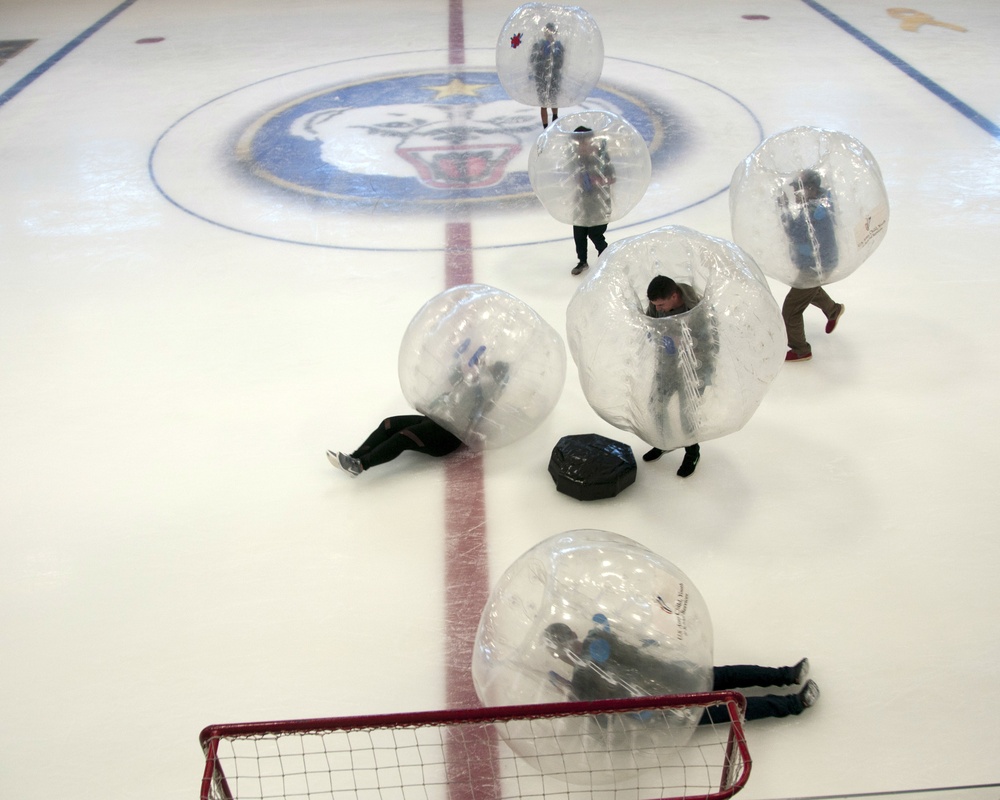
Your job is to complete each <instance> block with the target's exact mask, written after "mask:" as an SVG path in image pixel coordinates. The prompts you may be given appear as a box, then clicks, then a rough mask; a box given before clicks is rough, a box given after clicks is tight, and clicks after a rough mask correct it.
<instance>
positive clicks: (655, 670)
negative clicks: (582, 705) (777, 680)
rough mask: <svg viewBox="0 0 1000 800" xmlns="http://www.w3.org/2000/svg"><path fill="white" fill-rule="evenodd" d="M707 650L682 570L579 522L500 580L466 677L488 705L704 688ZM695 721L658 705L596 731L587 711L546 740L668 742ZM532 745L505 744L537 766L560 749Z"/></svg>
mask: <svg viewBox="0 0 1000 800" xmlns="http://www.w3.org/2000/svg"><path fill="white" fill-rule="evenodd" d="M712 651H713V637H712V622H711V617H710V616H709V613H708V607H707V606H706V604H705V601H704V598H703V597H702V596H701V594H700V593H699V592H698V590H697V588H696V587H695V586H694V584H693V583H692V582H691V580H690V578H688V576H687V575H685V574H684V572H682V571H681V570H680V569H679V568H678V567H677V566H676V565H674V564H672V563H671V562H670V561H668V560H667V559H665V558H663V557H662V556H660V555H657V554H656V553H654V552H652V551H651V550H649V549H648V548H646V547H645V546H643V545H641V544H640V543H639V542H636V541H634V540H632V539H629V538H627V537H625V536H621V535H619V534H616V533H609V532H607V531H599V530H576V531H568V532H565V533H560V534H558V535H556V536H552V537H550V538H548V539H546V540H545V541H543V542H541V543H540V544H538V545H536V546H535V547H533V548H531V549H530V550H529V551H528V552H526V553H525V554H524V555H522V556H521V557H520V558H518V559H517V560H516V561H515V562H514V563H513V564H512V565H511V566H510V567H509V568H508V569H507V571H506V572H504V574H503V575H502V576H501V578H500V580H499V581H497V583H496V585H495V586H494V588H493V590H492V592H491V593H490V596H489V599H488V601H487V603H486V606H485V608H484V609H483V614H482V617H481V619H480V622H479V628H478V630H477V632H476V640H475V647H474V649H473V660H472V679H473V684H474V686H475V689H476V693H477V695H478V696H479V699H480V701H481V702H482V703H483V704H484V705H487V706H495V705H499V706H504V705H521V704H533V703H551V702H561V701H565V700H599V699H607V698H613V697H637V696H652V695H663V694H684V693H688V692H704V691H710V690H711V688H712V680H713V679H712V656H713V652H712ZM699 717H700V714H699V713H698V712H694V711H670V712H662V713H659V712H658V713H657V714H654V715H648V714H647V715H643V716H637V717H635V718H632V719H626V720H625V721H624V723H622V722H620V721H619V722H617V723H616V724H615V726H614V727H604V728H602V726H601V720H599V719H595V718H584V719H571V720H563V721H562V723H561V725H562V727H561V729H560V731H559V733H560V735H561V740H560V741H558V742H557V743H555V744H554V743H552V742H547V744H546V746H547V747H549V748H553V747H555V748H557V751H558V754H559V755H561V756H563V758H565V757H566V756H568V755H571V754H574V753H579V752H580V751H581V750H583V751H589V752H594V751H596V752H598V753H600V752H607V751H609V750H612V749H619V748H621V745H622V742H621V741H618V742H616V743H615V745H616V746H615V747H614V748H610V747H608V744H607V739H608V737H612V736H614V737H628V738H630V741H632V742H633V743H635V742H638V741H639V740H641V741H643V742H650V741H658V742H659V744H670V745H674V746H676V745H679V744H682V743H683V742H685V741H686V740H687V739H688V738H689V737H690V735H691V733H692V732H693V729H694V726H695V725H697V723H698V719H699ZM558 738H559V737H557V739H558ZM541 743H542V742H541V737H537V736H536V737H530V736H529V737H526V738H525V740H524V741H512V742H510V744H511V746H512V747H513V748H514V749H515V752H517V753H518V754H519V755H524V756H529V757H539V758H540V766H541V768H542V769H544V760H545V757H551V756H555V755H557V752H554V751H552V750H549V751H548V752H539V751H538V749H537V747H538V746H539V745H540V744H541ZM624 749H628V748H624ZM632 749H633V750H635V749H638V748H632ZM561 763H562V762H561ZM590 766H591V767H593V764H591V765H590Z"/></svg>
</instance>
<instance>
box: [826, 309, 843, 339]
mask: <svg viewBox="0 0 1000 800" xmlns="http://www.w3.org/2000/svg"><path fill="white" fill-rule="evenodd" d="M846 309H847V306H845V305H844V304H843V303H841V304H840V305H838V306H837V310H836V311H835V312H834V314H833V316H832V317H830V319H828V320H827V321H826V332H827V333H833V329H834V328H836V327H837V320H839V319H840V318H841V317H842V316H844V311H845V310H846Z"/></svg>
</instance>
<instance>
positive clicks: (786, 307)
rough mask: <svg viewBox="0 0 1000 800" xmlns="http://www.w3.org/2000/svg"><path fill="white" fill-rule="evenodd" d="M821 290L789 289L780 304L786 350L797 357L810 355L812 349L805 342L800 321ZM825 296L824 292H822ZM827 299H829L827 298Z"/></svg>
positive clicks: (803, 324)
mask: <svg viewBox="0 0 1000 800" xmlns="http://www.w3.org/2000/svg"><path fill="white" fill-rule="evenodd" d="M822 291H823V290H822V289H821V288H820V287H818V286H816V287H813V288H811V289H795V288H792V289H789V290H788V294H787V295H785V302H784V303H782V304H781V317H782V319H784V320H785V335H786V336H787V337H788V349H789V350H791V351H792V352H794V353H796V354H797V355H800V356H804V355H809V354H810V353H812V347H810V346H809V342H807V341H806V327H805V323H804V322H803V321H802V313H803V312H804V311H805V310H806V309H807V308H809V305H810V304H811V303H812V302H813V298H814V297H815V295H816V292H822ZM823 294H826V292H823ZM828 299H829V298H828Z"/></svg>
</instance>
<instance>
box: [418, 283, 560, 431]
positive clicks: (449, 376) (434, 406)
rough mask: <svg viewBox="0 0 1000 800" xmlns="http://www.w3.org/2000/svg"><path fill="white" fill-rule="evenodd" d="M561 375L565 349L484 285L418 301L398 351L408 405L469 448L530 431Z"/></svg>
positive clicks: (528, 313)
mask: <svg viewBox="0 0 1000 800" xmlns="http://www.w3.org/2000/svg"><path fill="white" fill-rule="evenodd" d="M565 380H566V347H565V345H564V344H563V340H562V338H561V337H560V336H559V334H558V333H557V332H556V330H555V328H553V327H552V326H551V325H549V324H548V323H547V322H546V321H545V320H543V319H542V318H541V317H540V316H539V315H538V314H537V313H536V312H535V311H534V310H533V309H532V308H531V307H530V306H529V305H527V303H525V302H523V301H522V300H519V299H518V298H516V297H514V296H513V295H511V294H508V293H507V292H503V291H501V290H500V289H496V288H494V287H492V286H486V285H484V284H467V285H463V286H456V287H454V288H452V289H448V290H447V291H445V292H442V293H441V294H439V295H436V296H435V297H433V298H431V299H430V300H429V301H427V303H425V304H424V306H423V308H421V309H420V310H419V311H418V312H417V313H416V315H415V316H414V317H413V319H412V320H411V321H410V324H409V325H408V326H407V329H406V331H405V333H404V334H403V339H402V342H401V344H400V348H399V383H400V386H401V388H402V390H403V395H404V396H405V397H406V400H407V402H408V403H409V404H410V405H411V406H413V407H414V408H415V409H416V410H417V411H418V412H420V413H421V414H424V415H425V416H427V417H430V418H431V419H433V420H434V421H435V422H437V423H438V424H439V425H441V426H442V427H444V428H446V429H447V430H449V431H451V432H452V433H453V434H454V435H455V436H457V437H458V438H459V439H461V440H462V442H464V443H465V444H466V445H468V446H469V447H470V448H471V449H473V450H483V449H487V448H495V447H502V446H504V445H506V444H510V443H511V442H513V441H516V440H517V439H520V438H521V437H523V436H526V435H527V434H529V433H531V431H533V430H534V429H535V428H537V427H538V425H539V424H541V422H542V420H544V419H545V417H547V416H548V414H549V412H550V411H552V409H553V407H555V404H556V402H557V401H558V399H559V395H560V394H561V393H562V388H563V384H564V383H565Z"/></svg>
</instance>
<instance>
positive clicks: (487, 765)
mask: <svg viewBox="0 0 1000 800" xmlns="http://www.w3.org/2000/svg"><path fill="white" fill-rule="evenodd" d="M463 25H464V23H463V9H462V0H449V3H448V63H449V64H451V65H452V66H454V65H459V64H464V63H465V31H464V27H463ZM472 282H473V275H472V226H471V224H470V223H469V222H468V221H467V220H462V221H449V222H446V223H445V284H446V286H447V288H449V289H450V288H452V287H454V286H460V285H462V284H466V283H472ZM444 463H445V528H446V530H445V630H446V631H447V634H446V637H447V639H446V641H445V649H446V653H445V659H446V662H447V667H446V675H445V677H446V690H445V693H446V696H447V703H448V707H449V708H469V707H474V706H478V705H479V698H478V697H477V696H476V691H475V687H474V686H473V684H472V651H473V648H474V647H475V641H476V629H477V628H478V627H479V617H480V615H481V614H482V612H483V608H484V606H485V605H486V599H487V596H488V595H489V585H490V578H489V561H488V559H487V543H486V503H485V484H484V480H483V457H482V455H480V454H479V453H473V452H471V451H468V450H460V451H459V452H458V453H455V454H454V455H452V456H449V457H448V458H446V459H445V461H444ZM445 764H446V770H447V775H448V796H449V800H491V798H499V797H500V794H501V793H500V786H499V783H498V780H497V777H496V776H497V775H498V774H499V771H500V770H499V765H498V764H499V755H498V752H497V741H496V734H495V733H494V732H493V729H492V728H485V729H482V730H481V731H480V732H479V733H478V734H476V735H474V736H470V737H468V738H467V739H465V740H464V741H462V740H459V739H457V738H454V737H450V736H449V737H448V738H447V739H446V740H445Z"/></svg>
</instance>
